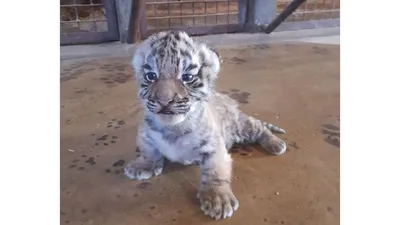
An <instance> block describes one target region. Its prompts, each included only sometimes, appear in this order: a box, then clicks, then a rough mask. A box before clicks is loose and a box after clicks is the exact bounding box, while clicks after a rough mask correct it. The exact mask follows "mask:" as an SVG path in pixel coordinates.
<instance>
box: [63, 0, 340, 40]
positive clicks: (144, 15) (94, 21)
mask: <svg viewBox="0 0 400 225" xmlns="http://www.w3.org/2000/svg"><path fill="white" fill-rule="evenodd" d="M291 1H292V0H105V1H104V3H103V1H99V0H90V1H89V0H86V1H82V0H80V1H78V0H75V1H72V3H70V4H66V2H71V1H61V2H62V3H61V11H62V12H64V14H62V16H61V24H62V28H61V40H62V43H67V42H68V43H71V40H73V41H72V42H80V43H81V42H85V41H86V42H88V41H89V42H90V40H92V41H91V42H101V41H110V40H117V39H118V37H119V38H120V39H119V40H120V41H122V42H131V41H132V40H134V39H135V38H132V35H134V34H137V33H140V35H139V36H140V39H143V38H145V37H147V36H149V35H151V34H152V33H155V32H158V31H162V30H184V31H186V32H188V33H189V34H191V35H202V34H217V33H232V32H260V31H263V27H265V25H268V24H269V23H270V22H271V21H272V20H273V19H274V18H275V17H276V16H277V15H279V13H281V12H282V10H283V9H284V8H285V7H286V6H287V5H288V4H289V3H290V2H291ZM63 2H64V3H63ZM77 2H79V3H77ZM135 7H136V8H138V7H139V9H137V10H136V11H135ZM116 8H117V9H118V10H115V9H116ZM67 9H68V10H67ZM88 9H90V10H88ZM67 11H68V12H69V14H68V13H66V12H67ZM89 12H91V13H89ZM117 12H118V13H117ZM134 12H135V13H134ZM85 13H86V14H85ZM81 14H82V15H83V14H85V15H86V17H85V16H84V15H83V16H81ZM104 14H105V15H104ZM117 14H118V15H117ZM126 14H129V15H126ZM66 15H69V17H68V16H66ZM70 18H72V19H70ZM117 18H118V24H117V22H116V21H117ZM134 21H136V22H137V24H136V25H135V24H133V23H135V22H134ZM77 24H78V25H77ZM118 26H119V27H118ZM332 26H340V1H339V0H308V1H306V2H304V3H303V4H302V5H301V6H300V7H299V8H298V9H297V10H296V11H295V12H294V13H293V14H292V15H291V16H289V17H288V18H287V19H286V20H285V21H284V22H283V23H282V24H281V25H279V27H278V28H277V30H280V31H282V30H292V29H310V28H318V27H332ZM63 40H64V41H63Z"/></svg>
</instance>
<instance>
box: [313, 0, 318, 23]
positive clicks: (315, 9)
mask: <svg viewBox="0 0 400 225" xmlns="http://www.w3.org/2000/svg"><path fill="white" fill-rule="evenodd" d="M313 11H314V12H316V11H317V0H314V9H313ZM315 15H317V13H314V14H313V19H314V20H315Z"/></svg>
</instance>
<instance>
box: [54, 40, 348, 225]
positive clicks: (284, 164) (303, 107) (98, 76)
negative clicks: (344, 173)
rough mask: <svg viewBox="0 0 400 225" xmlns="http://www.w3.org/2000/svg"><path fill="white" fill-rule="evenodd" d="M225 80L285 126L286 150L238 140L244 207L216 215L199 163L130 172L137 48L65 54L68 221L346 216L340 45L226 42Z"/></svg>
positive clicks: (257, 112)
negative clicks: (122, 53)
mask: <svg viewBox="0 0 400 225" xmlns="http://www.w3.org/2000/svg"><path fill="white" fill-rule="evenodd" d="M219 53H220V55H221V57H222V60H223V63H222V71H221V74H220V78H219V80H218V82H217V87H218V89H219V90H220V91H222V92H226V93H227V94H229V95H230V96H232V97H233V98H235V99H237V100H238V101H239V103H240V107H241V109H242V110H243V111H244V112H246V113H248V114H250V115H253V116H255V117H257V118H260V119H263V120H265V121H268V122H271V123H273V124H276V125H278V126H281V127H282V128H284V129H285V130H286V131H287V134H285V135H280V136H281V137H282V138H283V139H284V140H286V141H287V143H288V147H289V149H288V151H287V152H286V153H285V154H284V155H282V156H271V155H269V154H267V153H265V152H264V151H263V150H262V149H261V148H259V147H257V146H249V147H243V148H237V149H235V150H234V153H233V154H232V155H233V158H234V164H233V165H234V169H233V183H232V185H233V191H234V193H235V195H236V197H237V198H238V200H239V201H240V207H239V209H238V211H237V212H235V213H234V214H233V217H232V218H230V219H226V220H222V221H214V220H212V219H211V218H210V217H208V216H205V215H204V214H203V212H202V211H201V210H200V207H199V203H198V202H197V199H196V185H197V183H198V179H199V169H198V167H197V166H181V165H178V164H171V163H169V164H167V166H166V168H165V170H164V172H163V174H162V175H160V176H158V177H155V178H152V179H150V180H147V181H134V180H129V179H128V178H127V177H125V176H124V175H123V172H122V171H123V168H124V165H126V163H127V162H128V161H130V160H132V159H134V158H135V155H136V153H135V148H136V145H135V138H136V129H137V124H138V120H139V119H140V116H141V109H140V107H139V104H138V101H137V98H136V91H137V88H136V86H135V83H134V81H133V79H132V70H131V67H130V60H131V59H130V58H113V59H95V60H79V61H63V62H62V63H61V64H62V66H61V109H60V110H61V121H60V123H61V212H60V217H61V224H71V225H72V224H96V225H97V224H99V225H103V224H104V225H123V224H129V225H132V224H138V225H139V224H149V225H150V224H154V225H156V224H157V225H158V224H211V223H213V224H217V223H218V224H221V225H222V224H293V225H301V224H307V225H308V224H310V225H312V224H315V225H322V224H323V225H331V224H339V221H340V220H339V219H340V206H339V205H340V198H339V196H340V188H339V187H340V181H339V180H340V179H339V178H340V160H339V158H340V102H339V96H340V89H339V77H340V76H339V67H340V63H339V53H340V52H339V46H333V45H319V44H304V43H302V44H296V43H286V44H271V45H252V46H247V47H240V48H229V49H219Z"/></svg>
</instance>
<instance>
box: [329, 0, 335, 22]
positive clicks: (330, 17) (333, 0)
mask: <svg viewBox="0 0 400 225" xmlns="http://www.w3.org/2000/svg"><path fill="white" fill-rule="evenodd" d="M335 2H336V1H335V0H332V4H331V9H333V8H334V7H335ZM332 14H333V12H332V11H331V13H330V14H329V19H332Z"/></svg>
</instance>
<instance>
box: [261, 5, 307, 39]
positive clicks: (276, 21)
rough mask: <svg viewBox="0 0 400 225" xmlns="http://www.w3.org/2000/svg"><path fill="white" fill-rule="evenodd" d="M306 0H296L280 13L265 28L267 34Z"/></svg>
mask: <svg viewBox="0 0 400 225" xmlns="http://www.w3.org/2000/svg"><path fill="white" fill-rule="evenodd" d="M305 1H306V0H294V1H292V2H291V3H290V4H289V5H288V6H287V7H286V8H285V9H284V10H283V11H282V13H280V14H279V15H278V16H277V17H276V18H275V19H274V20H273V21H272V22H271V23H270V24H269V25H268V26H267V28H266V29H265V32H266V33H267V34H269V33H271V32H272V31H274V30H275V28H277V27H278V26H279V25H280V24H281V23H282V22H283V21H284V20H285V19H286V18H287V17H288V16H290V15H291V14H292V13H293V12H294V11H295V10H296V9H297V8H298V7H299V6H300V5H301V4H302V3H303V2H305Z"/></svg>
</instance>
